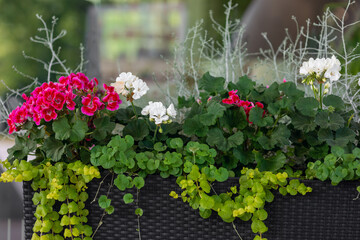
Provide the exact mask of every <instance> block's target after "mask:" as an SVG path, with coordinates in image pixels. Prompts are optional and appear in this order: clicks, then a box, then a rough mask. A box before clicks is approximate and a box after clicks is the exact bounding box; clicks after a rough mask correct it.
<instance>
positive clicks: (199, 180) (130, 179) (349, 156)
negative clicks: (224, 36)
mask: <svg viewBox="0 0 360 240" xmlns="http://www.w3.org/2000/svg"><path fill="white" fill-rule="evenodd" d="M53 54H54V52H53ZM55 54H56V53H55ZM55 59H56V58H55ZM60 62H61V61H59V63H60ZM49 69H50V70H51V67H50V68H49ZM65 70H66V72H67V69H66V68H65ZM340 71H341V64H340V61H339V60H338V59H337V58H336V57H334V56H332V57H331V58H325V57H324V58H316V59H313V58H309V60H308V61H304V62H303V64H302V66H301V67H299V69H297V72H299V74H301V79H302V84H301V85H300V84H297V83H295V82H294V81H287V80H286V79H284V80H283V81H282V82H280V83H277V82H274V83H272V84H271V85H269V86H266V85H264V84H257V83H256V82H255V81H253V80H251V79H250V78H249V77H248V76H246V75H244V76H241V77H240V78H238V79H233V80H232V81H230V75H229V74H228V73H227V72H226V74H225V76H224V77H221V76H213V75H212V74H210V73H209V72H206V73H205V74H203V75H202V76H201V77H199V78H196V79H195V78H194V79H193V80H194V86H196V90H197V93H196V94H194V95H190V96H187V97H185V96H180V97H179V98H178V99H177V104H176V108H175V106H174V104H172V103H171V104H167V105H164V104H163V103H161V102H152V101H150V102H149V103H148V104H147V105H146V106H144V107H142V108H140V107H139V106H137V104H136V102H137V100H138V99H140V98H141V97H142V96H143V95H145V94H146V92H147V91H148V90H149V88H148V87H147V85H146V83H145V82H144V81H142V80H141V79H139V78H138V77H136V76H135V75H133V74H132V73H121V74H120V75H119V77H117V78H116V81H115V82H113V83H111V84H110V85H106V84H104V85H103V89H100V87H99V86H98V80H97V79H96V78H94V79H92V80H90V79H89V78H88V77H86V75H85V74H84V73H81V72H78V73H68V74H64V75H63V76H61V77H58V78H56V79H50V78H48V82H46V83H44V84H42V85H41V86H38V87H36V88H35V89H34V90H33V91H31V93H30V94H28V95H26V94H24V95H23V99H24V103H23V104H22V105H21V106H19V107H17V108H16V109H15V110H13V111H12V112H11V113H10V115H9V117H8V120H7V122H8V125H9V133H10V134H11V133H13V132H16V134H17V135H16V137H15V145H14V146H13V147H12V148H10V149H9V151H8V152H9V156H8V159H7V160H6V161H3V162H2V165H3V167H4V168H5V169H6V171H5V172H4V173H3V174H2V175H1V177H0V181H3V182H9V181H24V196H25V199H24V204H25V205H24V209H25V222H26V238H27V239H31V240H52V239H54V240H61V239H73V240H75V239H76V240H79V239H81V240H90V239H102V238H116V239H129V238H138V239H141V238H144V239H223V238H226V239H243V238H244V239H255V240H259V239H263V240H265V239H304V238H305V239H319V238H322V237H323V236H325V237H324V238H328V239H329V238H333V237H334V236H336V238H337V239H339V238H340V239H341V238H342V239H344V236H346V237H345V238H346V239H347V238H349V239H350V238H356V236H358V234H360V233H359V232H358V229H357V228H356V229H354V226H357V225H356V224H357V222H356V219H357V216H356V215H357V213H358V212H359V204H357V202H354V201H351V200H349V197H350V199H352V198H354V197H353V195H355V194H356V187H357V183H356V182H355V183H354V182H350V183H347V184H345V183H340V182H341V181H342V180H357V179H358V178H359V177H360V161H359V159H360V149H359V148H358V147H357V146H358V142H359V129H360V127H359V122H358V116H356V114H358V112H357V111H356V103H355V110H354V108H353V107H354V106H350V107H347V104H348V103H347V102H346V101H344V99H343V98H342V97H340V96H337V95H334V94H331V92H332V87H333V86H335V83H336V81H338V80H339V79H340V77H341V74H340ZM49 73H51V71H50V72H49ZM48 76H50V74H49V75H48ZM51 80H53V81H51ZM304 87H305V90H306V89H310V90H311V93H312V95H311V94H307V93H306V92H305V91H304V90H303V88H304ZM121 98H122V99H123V100H121ZM125 102H126V103H127V105H128V106H127V107H122V106H123V105H125ZM357 107H358V106H357ZM349 109H350V110H349ZM351 109H352V110H351ZM29 156H32V160H31V161H30V160H28V157H29ZM306 178H307V179H314V178H318V179H320V180H322V181H325V180H331V182H332V183H333V184H334V185H336V184H339V183H340V185H341V188H340V190H337V189H335V188H334V187H332V186H330V185H329V184H328V183H322V182H319V181H315V182H314V181H309V180H304V179H306ZM359 190H360V189H359V188H358V191H359ZM359 192H360V191H359ZM299 193H300V194H301V195H305V194H306V196H296V197H293V196H294V195H298V194H299ZM285 195H292V196H291V197H285ZM345 196H346V198H345ZM331 197H332V198H331ZM355 197H356V196H355ZM335 200H336V201H335ZM268 203H269V204H268ZM331 204H334V205H331ZM342 204H346V207H343V206H342ZM339 205H341V206H339ZM337 206H339V207H337ZM335 208H338V209H339V210H338V209H336V210H334V209H335ZM325 209H328V210H330V212H326V210H325ZM331 214H333V215H331ZM351 214H353V215H351ZM198 215H200V217H199V216H198ZM328 216H331V217H330V221H325V220H324V218H326V217H328ZM346 217H347V218H349V219H350V221H347V222H346V224H342V225H341V224H339V222H337V221H336V219H337V218H338V219H340V220H341V221H342V220H344V219H345V218H346ZM332 218H334V219H332ZM323 220H324V221H323ZM299 222H300V223H301V227H297V225H298V224H299ZM339 225H341V229H342V230H339V229H340V228H339ZM344 225H345V226H344ZM182 227H185V228H182ZM206 227H207V228H206ZM204 229H205V230H204Z"/></svg>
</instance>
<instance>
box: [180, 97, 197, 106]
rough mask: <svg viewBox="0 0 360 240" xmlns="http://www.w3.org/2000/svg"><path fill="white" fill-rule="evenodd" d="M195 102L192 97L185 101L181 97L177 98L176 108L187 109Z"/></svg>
mask: <svg viewBox="0 0 360 240" xmlns="http://www.w3.org/2000/svg"><path fill="white" fill-rule="evenodd" d="M194 102H195V98H194V97H190V98H189V99H186V98H185V97H183V96H179V97H178V105H177V107H178V108H179V109H180V108H189V107H191V105H192V104H193V103H194Z"/></svg>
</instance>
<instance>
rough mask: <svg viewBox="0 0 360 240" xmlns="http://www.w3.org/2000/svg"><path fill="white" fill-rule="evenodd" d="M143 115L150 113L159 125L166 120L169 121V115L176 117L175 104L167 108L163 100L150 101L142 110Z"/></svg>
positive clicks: (151, 118) (150, 116)
mask: <svg viewBox="0 0 360 240" xmlns="http://www.w3.org/2000/svg"><path fill="white" fill-rule="evenodd" d="M141 114H142V115H149V118H150V120H153V121H155V124H157V125H159V124H161V123H164V122H168V120H169V117H172V118H174V117H175V116H176V111H175V108H174V105H173V104H171V105H170V106H169V107H168V108H167V109H166V108H165V106H164V105H163V104H162V103H161V102H151V101H150V102H149V104H148V105H147V106H146V107H144V108H143V109H142V111H141Z"/></svg>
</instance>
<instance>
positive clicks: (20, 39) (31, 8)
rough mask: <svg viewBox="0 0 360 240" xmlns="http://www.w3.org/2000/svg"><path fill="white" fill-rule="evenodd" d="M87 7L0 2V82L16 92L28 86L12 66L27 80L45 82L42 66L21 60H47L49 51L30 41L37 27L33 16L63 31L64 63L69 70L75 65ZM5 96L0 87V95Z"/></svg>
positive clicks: (41, 0) (67, 2)
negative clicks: (66, 62) (43, 80)
mask: <svg viewBox="0 0 360 240" xmlns="http://www.w3.org/2000/svg"><path fill="white" fill-rule="evenodd" d="M90 5H91V3H90V2H87V1H83V0H80V1H79V0H75V1H74V0H61V1H51V0H32V1H23V0H11V1H7V0H0V80H3V81H4V82H5V83H6V84H7V85H9V87H12V88H18V87H21V86H23V85H26V84H29V82H30V81H31V80H29V79H27V78H24V77H22V76H21V75H19V74H18V73H16V72H15V71H14V70H13V69H12V66H15V67H16V68H17V69H18V70H19V71H21V72H24V73H26V74H28V75H30V76H34V77H38V78H39V80H41V79H46V72H45V71H44V70H43V68H42V66H41V65H39V64H37V63H36V62H34V61H31V60H26V59H24V57H23V55H22V51H25V53H26V54H27V55H30V56H34V57H37V58H40V59H43V60H47V61H48V60H49V58H50V56H51V55H50V54H49V50H48V49H46V48H45V47H44V46H41V45H39V44H35V43H33V42H31V41H30V37H33V36H35V35H36V34H37V33H38V32H37V28H38V27H40V26H41V24H40V22H39V20H38V19H37V18H36V16H35V15H36V14H39V15H42V16H43V18H44V20H45V21H46V22H47V23H49V24H51V18H52V16H56V17H58V18H59V21H58V26H57V32H59V31H60V30H61V29H65V30H66V31H67V36H66V37H64V38H62V39H60V41H59V45H61V46H62V50H61V51H62V53H61V55H62V56H63V58H64V59H67V61H68V64H69V65H70V66H74V65H77V63H78V62H79V58H80V55H79V54H78V53H79V46H80V43H82V42H83V41H84V32H85V27H84V26H85V16H86V9H87V7H88V6H90ZM4 92H5V89H4V86H2V84H1V86H0V94H3V93H4Z"/></svg>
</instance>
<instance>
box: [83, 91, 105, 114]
mask: <svg viewBox="0 0 360 240" xmlns="http://www.w3.org/2000/svg"><path fill="white" fill-rule="evenodd" d="M81 103H82V104H83V106H82V107H81V112H82V113H83V114H85V115H88V116H93V115H94V113H95V112H96V110H98V109H99V108H100V107H101V106H102V105H103V103H102V102H100V99H99V98H98V97H94V98H92V96H91V95H90V94H88V95H87V96H86V97H83V99H82V101H81Z"/></svg>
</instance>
